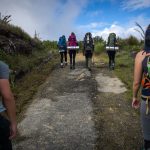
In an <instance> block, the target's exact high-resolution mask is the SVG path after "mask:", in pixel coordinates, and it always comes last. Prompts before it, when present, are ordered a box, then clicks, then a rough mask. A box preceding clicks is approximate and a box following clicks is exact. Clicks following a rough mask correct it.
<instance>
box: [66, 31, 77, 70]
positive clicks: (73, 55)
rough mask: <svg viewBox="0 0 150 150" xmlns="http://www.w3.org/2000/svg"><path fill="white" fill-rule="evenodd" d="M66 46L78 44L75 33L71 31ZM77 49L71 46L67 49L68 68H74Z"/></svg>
mask: <svg viewBox="0 0 150 150" xmlns="http://www.w3.org/2000/svg"><path fill="white" fill-rule="evenodd" d="M68 46H70V47H76V46H78V43H77V40H76V35H75V33H73V32H72V33H71V35H70V36H69V38H68ZM76 52H77V49H75V48H71V49H69V57H70V69H75V58H76Z"/></svg>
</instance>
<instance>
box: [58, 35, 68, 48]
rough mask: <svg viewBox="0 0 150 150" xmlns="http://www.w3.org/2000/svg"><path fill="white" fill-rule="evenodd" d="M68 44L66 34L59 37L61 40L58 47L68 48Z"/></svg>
mask: <svg viewBox="0 0 150 150" xmlns="http://www.w3.org/2000/svg"><path fill="white" fill-rule="evenodd" d="M66 46H67V44H66V38H65V36H61V37H60V38H59V41H58V47H59V49H64V50H65V49H66Z"/></svg>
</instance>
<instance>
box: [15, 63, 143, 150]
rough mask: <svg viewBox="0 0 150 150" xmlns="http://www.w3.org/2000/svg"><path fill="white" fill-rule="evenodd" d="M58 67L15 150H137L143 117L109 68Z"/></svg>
mask: <svg viewBox="0 0 150 150" xmlns="http://www.w3.org/2000/svg"><path fill="white" fill-rule="evenodd" d="M83 66H84V65H83V63H78V64H77V66H76V68H77V69H75V70H70V69H69V66H66V67H65V68H63V69H61V68H56V69H55V70H54V71H53V72H52V73H51V75H50V77H49V78H48V79H47V81H46V82H45V83H44V84H43V85H42V86H41V87H40V89H39V92H38V93H37V95H36V96H35V99H34V100H33V103H32V104H31V105H30V106H29V108H28V109H27V112H26V113H25V118H24V119H23V120H22V122H21V123H20V124H19V125H18V128H19V134H20V136H19V137H18V138H17V140H16V141H14V150H138V149H139V146H140V144H141V141H142V138H141V128H140V123H139V115H138V114H137V113H136V112H135V111H134V110H133V109H132V108H131V104H130V103H131V102H130V101H129V100H126V94H127V93H126V91H127V89H126V88H125V86H124V84H123V83H122V82H121V81H120V80H119V79H118V78H116V77H115V76H114V73H113V72H111V71H109V70H108V69H107V67H101V68H96V67H94V68H93V70H92V74H91V72H89V71H88V70H87V69H85V68H84V67H83Z"/></svg>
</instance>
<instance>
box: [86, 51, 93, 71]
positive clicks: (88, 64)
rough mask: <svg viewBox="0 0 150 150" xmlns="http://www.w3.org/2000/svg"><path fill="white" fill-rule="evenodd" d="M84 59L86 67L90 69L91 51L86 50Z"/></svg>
mask: <svg viewBox="0 0 150 150" xmlns="http://www.w3.org/2000/svg"><path fill="white" fill-rule="evenodd" d="M85 59H86V68H89V69H91V64H92V53H91V52H86V53H85Z"/></svg>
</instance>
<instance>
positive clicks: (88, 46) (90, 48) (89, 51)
mask: <svg viewBox="0 0 150 150" xmlns="http://www.w3.org/2000/svg"><path fill="white" fill-rule="evenodd" d="M93 52H94V41H93V38H92V34H91V33H90V32H87V33H86V34H85V37H84V40H83V55H84V56H85V60H86V68H88V69H89V71H91V64H92V55H93Z"/></svg>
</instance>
